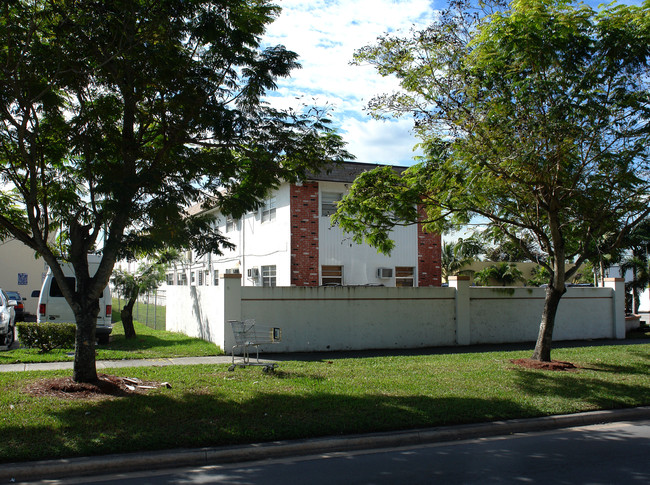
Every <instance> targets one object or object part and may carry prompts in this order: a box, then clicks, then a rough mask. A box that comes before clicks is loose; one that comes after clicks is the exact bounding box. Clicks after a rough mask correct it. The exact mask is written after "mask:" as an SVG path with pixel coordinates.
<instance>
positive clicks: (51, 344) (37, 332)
mask: <svg viewBox="0 0 650 485" xmlns="http://www.w3.org/2000/svg"><path fill="white" fill-rule="evenodd" d="M16 327H17V328H18V339H19V340H20V343H21V344H22V345H24V346H25V347H30V348H33V349H40V351H41V352H42V353H45V352H49V351H50V350H52V349H56V348H68V349H69V348H73V347H74V340H75V332H76V329H77V326H76V325H75V324H74V323H34V322H19V323H18V324H16Z"/></svg>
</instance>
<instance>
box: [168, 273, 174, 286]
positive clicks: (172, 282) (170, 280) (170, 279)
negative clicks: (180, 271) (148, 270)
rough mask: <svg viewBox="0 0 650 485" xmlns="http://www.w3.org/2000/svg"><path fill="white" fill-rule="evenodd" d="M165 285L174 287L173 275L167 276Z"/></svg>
mask: <svg viewBox="0 0 650 485" xmlns="http://www.w3.org/2000/svg"><path fill="white" fill-rule="evenodd" d="M167 284H168V285H169V286H174V273H168V274H167Z"/></svg>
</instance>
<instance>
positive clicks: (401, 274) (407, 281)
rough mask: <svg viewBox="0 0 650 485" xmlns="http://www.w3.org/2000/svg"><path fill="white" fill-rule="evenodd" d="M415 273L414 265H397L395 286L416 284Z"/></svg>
mask: <svg viewBox="0 0 650 485" xmlns="http://www.w3.org/2000/svg"><path fill="white" fill-rule="evenodd" d="M414 274H415V268H413V267H412V266H397V267H395V286H414Z"/></svg>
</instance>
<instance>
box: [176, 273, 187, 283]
mask: <svg viewBox="0 0 650 485" xmlns="http://www.w3.org/2000/svg"><path fill="white" fill-rule="evenodd" d="M177 276H178V280H177V281H178V285H179V286H187V275H186V274H185V273H178V275H177Z"/></svg>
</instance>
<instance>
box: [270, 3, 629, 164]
mask: <svg viewBox="0 0 650 485" xmlns="http://www.w3.org/2000/svg"><path fill="white" fill-rule="evenodd" d="M276 3H277V4H278V5H279V6H280V7H282V13H281V15H280V17H279V18H278V19H277V20H276V21H275V22H274V23H272V24H271V25H270V26H269V28H268V31H267V34H266V37H265V39H264V40H265V42H267V43H268V44H271V45H275V44H282V45H284V46H286V47H287V48H288V49H290V50H293V51H295V52H297V53H298V54H299V55H300V63H301V64H302V69H300V70H296V71H294V73H293V74H292V76H291V78H289V79H286V80H280V82H279V89H278V91H277V92H275V93H274V94H273V96H272V97H271V98H270V100H271V102H272V103H273V104H274V105H276V106H284V107H288V106H298V105H299V104H300V103H301V102H302V101H308V102H310V103H315V104H319V105H325V104H327V105H329V106H332V107H333V111H332V119H333V121H334V123H335V125H336V126H337V127H338V129H339V131H340V133H341V135H342V136H343V137H344V139H345V140H346V142H347V143H348V150H349V151H350V152H351V153H353V154H354V155H355V156H356V157H357V161H358V162H368V163H386V164H394V165H410V164H411V163H413V162H412V158H413V155H414V152H413V146H414V145H415V144H416V143H417V140H416V139H415V138H414V137H413V136H412V134H411V131H410V130H411V127H412V122H411V120H409V119H407V118H403V119H400V120H392V121H387V122H384V121H377V120H373V119H371V118H370V116H369V115H368V114H366V113H365V112H364V107H365V106H366V104H367V103H368V101H369V100H370V99H371V98H372V97H373V95H375V94H380V93H385V92H392V91H394V90H395V89H396V88H397V83H396V81H395V80H394V79H389V78H382V77H380V76H379V75H378V74H377V73H376V72H375V71H374V69H373V68H371V67H369V66H363V67H359V66H350V65H349V63H350V61H351V60H352V56H353V53H354V51H355V50H356V49H359V48H360V47H363V46H365V45H368V44H372V43H374V41H375V40H376V38H377V37H378V36H380V35H382V34H384V33H386V32H402V33H404V34H408V31H409V29H411V28H415V29H419V28H423V27H425V26H426V25H428V24H429V23H431V21H432V19H433V18H434V16H435V14H436V10H435V9H436V8H440V6H444V5H445V4H446V2H443V1H437V2H436V1H430V0H276ZM585 3H588V4H589V5H592V6H597V5H598V4H600V3H601V2H600V1H591V0H590V1H587V2H585ZM619 3H626V4H629V3H632V4H638V3H640V1H636V0H628V1H622V2H619ZM296 98H301V99H300V100H298V99H296Z"/></svg>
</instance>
